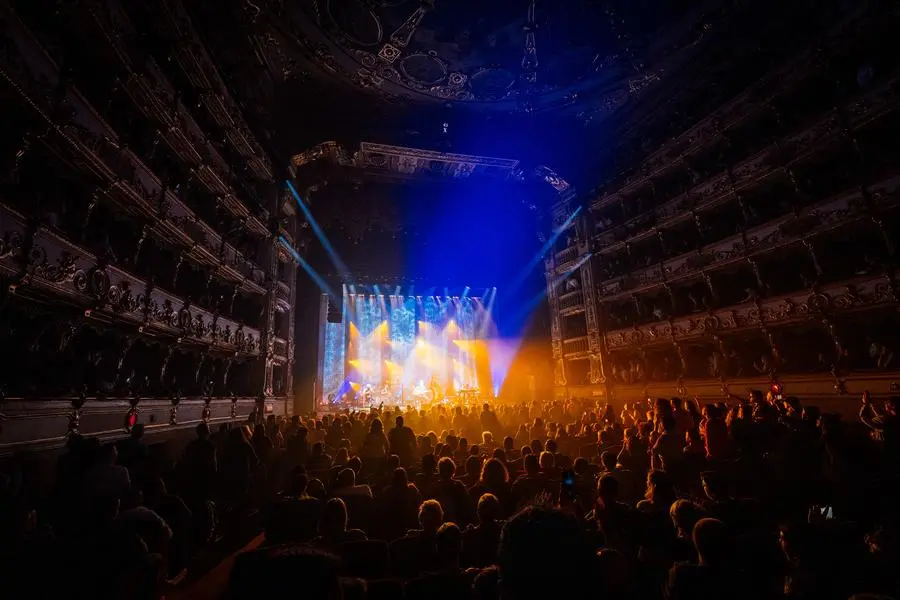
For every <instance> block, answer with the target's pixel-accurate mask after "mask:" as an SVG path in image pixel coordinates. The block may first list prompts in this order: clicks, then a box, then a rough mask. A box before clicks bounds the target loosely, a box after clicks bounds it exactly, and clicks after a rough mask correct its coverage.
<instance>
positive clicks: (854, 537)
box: [0, 392, 900, 600]
mask: <svg viewBox="0 0 900 600" xmlns="http://www.w3.org/2000/svg"><path fill="white" fill-rule="evenodd" d="M898 408H900V399H897V398H889V399H887V400H885V401H884V403H883V406H881V403H880V402H875V401H873V400H872V399H871V398H870V397H869V395H868V394H866V396H865V397H864V398H863V403H862V406H861V409H860V413H859V419H858V420H845V419H842V418H841V417H839V416H838V415H833V414H820V413H819V411H818V410H817V409H816V407H814V406H801V405H800V402H799V401H797V400H796V399H794V398H787V399H782V398H780V397H773V396H771V394H770V395H769V396H768V397H766V396H764V395H763V394H762V393H760V392H752V393H751V394H750V396H749V397H748V398H747V400H746V401H744V402H741V403H737V404H731V405H729V404H726V403H717V404H708V405H705V406H703V407H702V408H700V407H699V406H698V404H697V402H696V401H694V400H682V399H679V398H673V399H657V400H655V401H650V400H645V401H638V402H633V403H627V404H625V405H624V407H622V409H621V410H618V411H617V410H616V409H614V408H613V407H612V406H610V405H608V404H606V405H601V404H598V403H596V402H595V400H568V401H565V402H561V401H557V402H549V403H535V404H531V405H526V404H518V405H498V406H495V407H492V406H490V405H488V404H485V405H484V406H483V407H478V408H475V407H443V406H441V407H434V408H431V409H428V410H421V411H417V410H414V409H405V410H401V409H396V408H387V409H383V410H380V411H378V410H372V411H369V412H345V413H341V414H330V415H319V416H317V415H309V416H306V417H300V416H294V417H293V418H292V419H291V420H289V421H287V420H280V421H279V420H278V419H276V418H274V417H270V418H269V419H268V421H266V422H265V423H257V424H251V423H247V424H246V425H242V426H236V427H230V426H229V425H227V424H226V425H221V426H220V427H219V429H218V430H217V431H215V432H211V431H210V428H209V426H208V425H207V424H205V423H201V424H199V425H198V426H197V428H196V433H197V437H196V439H194V440H193V441H191V442H190V443H188V444H187V446H186V447H185V448H184V451H183V453H182V454H181V456H180V458H179V459H178V460H177V461H175V462H174V463H169V462H167V461H165V460H162V459H161V457H160V455H159V453H158V452H156V451H155V448H153V447H150V446H148V445H147V444H146V443H145V442H144V440H143V427H142V426H140V425H138V426H137V427H135V428H134V430H133V431H132V434H131V436H130V437H129V438H128V439H126V440H124V441H122V442H120V443H119V444H116V445H105V446H104V445H102V444H101V443H100V442H99V441H98V440H96V439H82V438H80V437H78V436H73V437H72V438H71V439H70V440H69V444H68V447H67V450H66V451H65V453H64V454H62V455H61V456H60V458H59V462H58V467H57V473H56V480H55V485H54V488H53V490H52V493H50V494H49V495H44V496H40V495H35V494H32V493H28V492H26V491H25V489H24V488H23V486H22V485H21V477H19V476H18V474H17V473H11V474H10V475H8V476H5V477H4V479H3V490H2V494H3V503H4V505H5V506H4V508H3V510H2V517H3V532H2V535H0V540H2V541H0V546H2V548H3V560H2V561H0V564H2V567H0V568H2V571H3V581H5V582H6V583H4V587H5V588H6V590H7V591H9V592H10V594H9V596H8V597H10V598H30V597H49V595H50V594H58V593H72V592H73V591H75V592H77V593H78V594H79V595H83V596H84V597H93V598H153V599H158V598H161V597H165V596H167V595H169V594H172V595H177V594H178V593H180V590H179V586H181V587H184V586H186V585H187V584H186V583H185V582H186V581H189V580H191V578H192V576H193V578H194V579H196V573H194V572H193V571H195V570H196V569H197V564H198V562H197V561H198V557H199V556H202V555H203V553H204V552H206V551H208V549H209V548H210V546H211V545H213V544H214V543H215V540H217V539H219V538H221V536H222V535H237V534H236V533H233V532H234V531H236V530H237V529H231V530H229V527H230V525H229V524H233V523H235V522H241V521H242V520H244V521H245V520H247V519H250V518H251V516H253V515H255V516H257V517H259V518H260V521H259V527H260V529H262V530H263V532H264V542H263V543H262V544H261V545H260V546H259V547H257V548H255V549H252V550H247V551H246V552H243V553H241V554H240V555H238V557H237V559H236V560H235V562H234V565H233V567H232V569H231V572H230V576H229V577H228V578H227V581H224V580H223V581H220V582H218V583H217V582H216V581H215V580H213V579H209V578H206V579H203V578H200V579H199V580H198V582H196V583H193V584H191V585H193V586H195V587H194V588H193V589H197V588H196V586H201V587H203V586H205V588H206V589H205V593H206V597H225V598H232V599H241V598H251V597H253V598H256V597H265V596H266V595H267V594H270V593H274V594H279V595H285V594H297V595H302V596H308V597H313V598H335V599H337V598H360V599H364V598H371V599H373V600H374V599H401V598H410V599H418V598H423V599H424V598H447V599H451V598H452V599H454V600H469V599H472V600H474V599H478V600H482V599H484V600H498V599H500V598H503V599H504V600H507V599H508V600H519V599H522V598H540V597H547V596H548V595H556V596H562V597H566V598H574V599H577V598H585V599H587V598H609V599H620V600H628V599H638V598H647V599H657V598H660V599H661V598H671V599H679V600H680V599H689V598H690V599H706V598H748V599H750V598H752V599H766V598H790V599H792V600H805V599H810V600H812V599H831V598H834V599H841V600H847V599H848V598H851V597H854V595H856V597H859V598H862V597H865V596H862V595H861V594H881V595H884V596H885V597H891V596H893V597H897V596H896V593H897V590H898V584H900V577H898V575H897V572H896V568H895V567H896V564H897V548H896V542H895V539H896V537H895V536H896V527H897V517H898V508H897V507H898V506H900V505H898V502H897V500H898V493H897V492H898V487H900V486H898V478H897V475H898V467H900V460H898V447H897V444H898V437H897V435H898V432H897V425H898V414H897V411H898ZM385 423H388V424H389V426H388V428H386V427H385ZM251 529H252V528H251ZM245 533H246V532H245ZM217 585H219V586H220V587H221V589H212V588H215V587H216V586H217Z"/></svg>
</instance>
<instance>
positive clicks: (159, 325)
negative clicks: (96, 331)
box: [0, 205, 259, 355]
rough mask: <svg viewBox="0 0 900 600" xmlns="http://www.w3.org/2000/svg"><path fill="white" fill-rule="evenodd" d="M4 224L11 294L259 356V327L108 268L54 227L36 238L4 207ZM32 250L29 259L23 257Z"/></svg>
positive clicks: (0, 212)
mask: <svg viewBox="0 0 900 600" xmlns="http://www.w3.org/2000/svg"><path fill="white" fill-rule="evenodd" d="M0 223H2V231H3V237H2V241H0V271H2V272H3V273H4V275H5V276H8V277H10V278H11V279H12V280H13V281H14V283H12V284H11V285H10V288H9V291H10V292H11V293H15V294H21V295H24V296H29V295H32V294H36V295H38V296H40V295H44V294H48V295H52V296H56V297H60V298H63V299H65V300H67V301H69V302H74V303H76V304H77V305H80V306H83V307H84V308H85V315H86V316H91V317H92V318H100V319H105V320H108V321H116V322H123V321H124V322H130V323H133V324H134V325H137V326H138V327H139V331H141V332H142V333H150V332H153V333H155V334H157V335H158V334H166V335H168V336H170V337H172V338H177V339H180V340H182V341H183V342H185V343H195V344H201V345H204V346H207V347H211V348H216V349H221V350H225V351H228V352H238V353H241V354H248V355H256V354H258V353H259V331H257V330H256V329H253V328H250V327H247V326H245V325H243V324H242V323H238V322H236V321H234V320H231V319H227V318H225V317H221V316H219V315H218V314H214V313H211V312H210V311H207V310H204V309H202V308H199V307H197V306H192V305H191V304H190V302H187V301H186V300H184V299H182V298H179V297H178V296H175V295H174V294H171V293H169V292H167V291H165V290H163V289H161V288H159V287H157V286H156V285H154V284H152V283H150V282H148V281H145V280H143V279H141V278H139V277H136V276H134V275H132V274H131V273H128V272H126V271H123V270H122V269H119V268H117V267H112V266H107V265H106V264H104V263H103V262H102V261H100V260H98V258H97V257H96V256H94V255H93V254H92V253H90V252H88V251H87V250H85V249H84V248H82V247H80V246H78V245H76V244H73V243H72V242H70V241H68V240H66V239H64V238H62V237H61V236H59V235H57V234H56V233H54V232H52V231H50V230H49V229H46V228H43V227H38V229H37V230H36V232H35V233H34V234H33V237H31V233H30V232H29V225H28V222H27V219H26V218H25V217H24V216H23V215H21V214H19V213H17V212H15V211H13V210H12V209H10V208H8V207H6V206H3V205H0ZM29 240H30V244H29ZM26 251H27V252H28V255H27V257H26V256H23V253H24V252H26ZM23 264H24V265H25V269H24V272H23V270H22V265H23Z"/></svg>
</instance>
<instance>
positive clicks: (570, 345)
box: [562, 335, 589, 358]
mask: <svg viewBox="0 0 900 600" xmlns="http://www.w3.org/2000/svg"><path fill="white" fill-rule="evenodd" d="M588 349H589V348H588V338H587V336H586V335H583V336H580V337H575V338H568V339H565V340H563V350H562V351H563V356H565V357H566V358H579V357H582V356H585V355H587V353H588Z"/></svg>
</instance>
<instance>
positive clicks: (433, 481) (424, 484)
mask: <svg viewBox="0 0 900 600" xmlns="http://www.w3.org/2000/svg"><path fill="white" fill-rule="evenodd" d="M425 439H428V438H427V437H426V438H425ZM438 479H439V477H438V472H437V459H436V458H435V456H434V454H425V455H423V456H422V466H421V470H420V472H419V473H418V475H416V477H415V481H416V488H418V490H419V493H421V494H422V497H423V498H432V497H433V495H434V492H433V489H434V486H435V485H437V482H438Z"/></svg>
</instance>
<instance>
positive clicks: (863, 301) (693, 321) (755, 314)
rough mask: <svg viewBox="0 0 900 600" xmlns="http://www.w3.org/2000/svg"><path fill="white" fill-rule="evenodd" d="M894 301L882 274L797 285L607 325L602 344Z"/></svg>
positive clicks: (651, 341)
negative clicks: (622, 325) (655, 318)
mask: <svg viewBox="0 0 900 600" xmlns="http://www.w3.org/2000/svg"><path fill="white" fill-rule="evenodd" d="M892 304H896V301H895V300H894V298H893V291H892V290H891V285H890V282H889V281H888V280H887V279H886V278H885V277H883V276H881V277H873V276H866V277H859V278H856V279H853V280H850V281H844V282H840V283H834V284H830V285H827V286H823V288H822V289H821V290H819V291H817V292H814V293H810V291H809V290H801V291H798V292H793V293H790V294H784V295H781V296H776V297H772V298H766V299H764V300H760V301H759V307H757V305H756V304H755V303H753V302H748V303H745V304H740V305H735V306H729V307H726V308H722V309H717V310H714V311H712V313H711V314H709V315H703V314H695V315H689V316H685V317H678V318H676V319H673V320H672V322H671V323H670V322H667V321H661V322H658V323H652V324H650V325H640V326H637V327H632V328H629V329H620V330H616V331H610V332H608V333H607V334H606V347H607V348H608V349H609V350H618V349H625V348H632V347H633V348H641V347H645V346H650V345H655V344H669V345H671V344H672V342H673V341H676V342H677V341H681V340H690V339H695V338H701V337H703V336H708V337H711V336H713V335H721V334H727V333H731V332H740V331H742V330H745V329H758V328H759V327H774V326H781V325H790V324H793V323H798V322H806V321H809V320H810V318H811V317H813V316H815V315H817V314H822V313H823V312H824V311H826V310H827V311H828V312H829V313H842V312H844V313H845V312H852V311H860V310H867V309H872V308H877V307H880V306H889V305H892ZM564 351H565V350H564Z"/></svg>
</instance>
